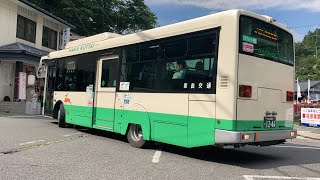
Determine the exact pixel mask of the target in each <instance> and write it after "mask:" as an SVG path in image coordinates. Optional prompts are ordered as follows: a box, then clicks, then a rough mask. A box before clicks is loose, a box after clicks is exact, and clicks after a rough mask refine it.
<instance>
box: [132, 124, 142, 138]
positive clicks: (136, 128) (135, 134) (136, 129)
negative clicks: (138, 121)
mask: <svg viewBox="0 0 320 180" xmlns="http://www.w3.org/2000/svg"><path fill="white" fill-rule="evenodd" d="M131 137H132V139H133V140H134V141H140V140H141V138H142V137H143V135H142V129H141V126H140V125H133V126H132V133H131Z"/></svg>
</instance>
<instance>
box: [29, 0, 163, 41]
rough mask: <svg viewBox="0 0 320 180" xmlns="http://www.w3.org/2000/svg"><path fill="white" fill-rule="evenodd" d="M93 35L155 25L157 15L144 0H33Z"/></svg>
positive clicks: (122, 32)
mask: <svg viewBox="0 0 320 180" xmlns="http://www.w3.org/2000/svg"><path fill="white" fill-rule="evenodd" d="M29 1H30V2H32V3H34V4H36V5H38V6H39V7H41V8H43V9H45V10H47V11H49V12H51V13H53V14H55V15H57V16H58V17H60V18H62V19H64V20H66V21H68V22H69V23H71V24H74V25H75V26H76V28H75V29H73V31H74V32H76V33H78V34H80V35H84V36H90V35H94V34H98V33H102V32H115V33H121V34H128V33H132V32H136V31H141V30H146V29H151V28H154V27H155V26H156V22H157V17H156V16H155V14H154V13H152V12H151V10H150V9H149V7H148V6H146V4H145V3H144V0H56V1H54V0H29Z"/></svg>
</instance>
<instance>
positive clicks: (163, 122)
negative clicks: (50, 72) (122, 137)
mask: <svg viewBox="0 0 320 180" xmlns="http://www.w3.org/2000/svg"><path fill="white" fill-rule="evenodd" d="M65 109H66V121H67V123H70V124H76V125H80V126H84V127H90V128H96V129H101V130H106V131H113V132H116V133H121V134H126V131H127V127H128V125H129V124H130V123H133V124H140V125H141V127H142V130H143V133H144V134H143V135H144V138H145V139H146V140H154V141H158V142H163V143H168V144H173V145H178V146H183V147H198V146H207V145H213V144H214V143H215V142H214V140H215V137H214V136H215V135H214V132H215V131H214V130H215V129H222V130H229V131H263V130H281V129H292V127H293V122H291V121H281V120H277V122H276V123H277V124H276V126H277V127H276V128H264V127H263V120H261V121H252V120H250V121H247V120H238V121H236V120H225V119H214V118H204V117H194V116H190V117H188V116H184V115H176V114H164V113H154V112H147V113H146V112H142V111H130V110H119V109H116V110H114V109H110V108H100V107H97V108H92V107H88V106H74V105H65ZM90 113H91V114H90ZM91 115H93V118H92V117H91ZM259 127H260V128H259Z"/></svg>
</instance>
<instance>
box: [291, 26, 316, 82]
mask: <svg viewBox="0 0 320 180" xmlns="http://www.w3.org/2000/svg"><path fill="white" fill-rule="evenodd" d="M316 49H317V50H318V52H317V53H318V54H317V56H316V51H317V50H316ZM319 51H320V29H316V30H315V31H314V32H310V31H309V32H308V33H307V35H306V36H305V37H304V38H303V41H302V42H297V43H295V56H296V76H297V77H298V78H299V79H300V80H307V79H310V80H320V53H319Z"/></svg>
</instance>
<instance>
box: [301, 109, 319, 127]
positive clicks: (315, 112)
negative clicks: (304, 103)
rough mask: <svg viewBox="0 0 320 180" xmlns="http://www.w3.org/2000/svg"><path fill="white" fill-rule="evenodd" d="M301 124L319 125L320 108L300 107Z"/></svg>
mask: <svg viewBox="0 0 320 180" xmlns="http://www.w3.org/2000/svg"><path fill="white" fill-rule="evenodd" d="M301 124H302V125H304V126H318V127H320V109H319V108H301Z"/></svg>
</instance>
